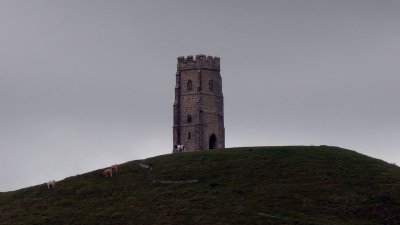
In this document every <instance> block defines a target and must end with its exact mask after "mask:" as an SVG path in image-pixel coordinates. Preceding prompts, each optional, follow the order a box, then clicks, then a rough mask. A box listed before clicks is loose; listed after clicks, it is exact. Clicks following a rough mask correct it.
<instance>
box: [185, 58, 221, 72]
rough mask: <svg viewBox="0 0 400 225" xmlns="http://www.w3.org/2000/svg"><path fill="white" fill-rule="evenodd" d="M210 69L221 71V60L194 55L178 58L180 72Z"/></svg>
mask: <svg viewBox="0 0 400 225" xmlns="http://www.w3.org/2000/svg"><path fill="white" fill-rule="evenodd" d="M200 68H201V69H210V70H216V71H219V70H220V69H219V68H220V58H219V57H212V56H206V55H202V54H200V55H196V58H194V57H193V56H192V55H189V56H187V57H186V58H185V57H184V56H181V57H178V70H192V69H200Z"/></svg>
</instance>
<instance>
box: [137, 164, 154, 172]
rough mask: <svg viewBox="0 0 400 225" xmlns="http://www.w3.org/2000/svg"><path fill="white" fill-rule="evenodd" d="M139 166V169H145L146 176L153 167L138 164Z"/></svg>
mask: <svg viewBox="0 0 400 225" xmlns="http://www.w3.org/2000/svg"><path fill="white" fill-rule="evenodd" d="M139 166H140V167H141V168H143V169H146V171H147V173H148V174H151V172H152V171H153V167H152V166H150V165H146V164H142V163H139Z"/></svg>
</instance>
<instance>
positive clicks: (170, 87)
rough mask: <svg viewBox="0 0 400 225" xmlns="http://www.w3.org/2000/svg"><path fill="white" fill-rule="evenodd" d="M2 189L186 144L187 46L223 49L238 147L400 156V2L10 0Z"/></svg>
mask: <svg viewBox="0 0 400 225" xmlns="http://www.w3.org/2000/svg"><path fill="white" fill-rule="evenodd" d="M0 32H1V35H0V107H1V108H0V164H1V165H2V168H7V169H6V171H5V173H0V191H9V190H15V189H19V188H23V187H26V186H30V185H36V184H39V183H42V182H46V181H48V180H50V179H56V180H59V179H63V178H65V177H68V176H72V175H76V174H79V173H84V172H88V171H91V170H94V169H98V168H103V167H106V166H109V165H111V164H113V163H123V162H126V161H129V160H134V159H141V158H146V157H151V156H156V155H160V154H168V153H170V152H171V150H172V104H173V100H174V85H175V83H174V82H175V73H176V58H177V57H178V56H181V55H183V56H186V55H192V54H193V55H195V54H200V53H202V54H206V55H212V56H219V57H220V58H221V70H222V71H221V75H222V79H223V92H224V97H225V128H226V146H227V147H236V146H258V145H262V146H268V145H321V144H326V145H334V146H340V147H345V148H349V149H353V150H356V151H358V152H360V153H363V154H367V155H369V156H372V157H376V158H380V159H383V160H386V161H388V162H396V163H397V164H400V151H399V149H400V138H399V137H400V127H399V124H400V118H399V115H400V105H399V104H398V102H399V100H398V98H399V95H400V89H399V86H400V69H399V66H400V63H399V59H400V1H398V0H374V1H371V0H330V1H327V0H290V1H289V0H279V1H261V0H260V1H233V0H229V1H228V0H226V1H222V0H221V1H214V0H213V1H211V0H210V1H208V0H203V1H183V0H181V1H177V0H169V1H164V0H160V1H151V0H146V1H101V0H91V1H90V0H86V1H80V0H75V1H71V0H62V1H61V0H60V1H53V0H48V1H43V0H36V1H28V0H27V1H19V0H9V1H6V0H0Z"/></svg>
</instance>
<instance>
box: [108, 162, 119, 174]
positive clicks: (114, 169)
mask: <svg viewBox="0 0 400 225" xmlns="http://www.w3.org/2000/svg"><path fill="white" fill-rule="evenodd" d="M110 169H111V170H112V172H113V173H117V172H118V165H117V164H114V165H112V166H111V167H110Z"/></svg>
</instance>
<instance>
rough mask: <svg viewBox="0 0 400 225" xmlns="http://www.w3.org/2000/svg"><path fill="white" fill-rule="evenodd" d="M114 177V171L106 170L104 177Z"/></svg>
mask: <svg viewBox="0 0 400 225" xmlns="http://www.w3.org/2000/svg"><path fill="white" fill-rule="evenodd" d="M112 175H113V171H112V169H110V168H108V169H105V170H104V171H103V176H104V177H112Z"/></svg>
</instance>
